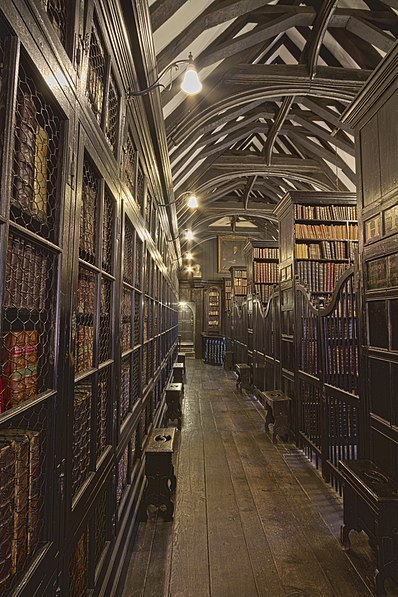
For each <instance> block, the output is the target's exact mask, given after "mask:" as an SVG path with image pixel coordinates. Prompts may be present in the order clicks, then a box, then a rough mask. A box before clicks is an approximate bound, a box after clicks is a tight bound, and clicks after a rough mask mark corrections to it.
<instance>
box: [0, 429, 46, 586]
mask: <svg viewBox="0 0 398 597" xmlns="http://www.w3.org/2000/svg"><path fill="white" fill-rule="evenodd" d="M43 439H44V434H43V432H41V431H31V430H25V429H1V430H0V471H1V479H2V481H1V491H0V493H1V502H0V529H1V533H0V537H1V540H0V592H1V593H2V592H3V590H5V588H6V586H7V583H8V582H9V581H10V579H11V578H12V577H13V576H14V575H15V574H16V573H18V572H20V571H21V570H22V569H23V567H24V564H25V562H26V560H27V558H28V557H29V556H32V555H33V554H34V552H35V550H36V548H37V547H38V545H39V543H40V541H41V540H42V539H43V537H42V531H43V527H44V522H43V521H44V499H45V486H44V466H43V465H44V463H43V456H44V455H43Z"/></svg>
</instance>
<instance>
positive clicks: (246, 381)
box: [235, 363, 251, 390]
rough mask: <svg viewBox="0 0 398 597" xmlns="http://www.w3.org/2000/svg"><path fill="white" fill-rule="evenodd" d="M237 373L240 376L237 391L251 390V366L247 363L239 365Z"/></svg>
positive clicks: (236, 368) (237, 381)
mask: <svg viewBox="0 0 398 597" xmlns="http://www.w3.org/2000/svg"><path fill="white" fill-rule="evenodd" d="M235 371H236V373H237V375H238V379H237V380H236V389H240V390H242V389H244V390H250V383H251V381H250V373H251V369H250V365H247V364H246V363H237V365H235Z"/></svg>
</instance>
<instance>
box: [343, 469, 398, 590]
mask: <svg viewBox="0 0 398 597" xmlns="http://www.w3.org/2000/svg"><path fill="white" fill-rule="evenodd" d="M339 468H340V471H341V475H342V478H343V500H344V501H343V503H344V514H343V525H342V527H341V534H340V540H341V544H342V546H343V549H344V550H348V549H350V547H351V544H350V539H349V534H350V531H351V530H355V531H364V532H365V533H366V534H367V535H368V537H369V541H370V544H371V545H372V546H373V548H374V550H375V553H376V571H375V590H376V595H377V597H384V596H385V595H386V592H385V589H384V581H385V579H386V578H388V577H391V576H392V577H394V578H395V579H397V578H398V482H397V481H395V479H392V478H391V477H390V476H389V475H387V474H386V473H384V472H383V471H382V470H381V469H380V468H379V467H378V466H377V465H376V464H375V463H374V462H372V461H371V460H348V461H347V460H346V461H340V463H339Z"/></svg>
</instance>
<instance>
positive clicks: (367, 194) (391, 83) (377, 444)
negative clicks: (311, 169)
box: [346, 47, 398, 479]
mask: <svg viewBox="0 0 398 597" xmlns="http://www.w3.org/2000/svg"><path fill="white" fill-rule="evenodd" d="M397 58H398V52H397V48H396V47H394V48H393V49H392V51H391V52H390V53H389V54H388V56H387V57H386V60H385V61H384V62H383V64H382V66H381V67H380V68H379V69H377V70H376V71H375V73H374V75H373V76H372V77H371V78H370V79H369V81H368V82H367V83H366V85H365V86H364V89H363V91H362V92H361V94H360V95H359V96H358V100H356V101H355V102H354V103H353V105H352V107H351V108H350V110H349V111H348V112H347V116H346V117H347V122H349V124H350V126H352V127H353V128H354V129H355V137H356V147H357V172H358V175H359V181H360V183H359V185H358V188H359V194H358V207H359V217H360V229H361V234H360V270H361V272H363V276H362V280H363V287H362V290H361V302H362V308H363V312H364V315H365V316H364V318H363V346H362V355H361V356H362V359H361V363H363V375H362V377H363V379H364V380H366V381H364V383H363V385H362V394H363V395H362V400H361V406H362V421H363V426H362V448H363V450H362V455H363V457H364V458H370V459H371V460H373V461H374V462H375V463H376V464H377V465H378V466H379V467H380V468H381V469H382V470H383V471H385V472H386V473H387V474H389V475H391V476H392V477H393V478H394V479H397V478H398V432H397V410H396V395H397V390H396V387H397V382H396V380H397V350H398V333H397V322H398V315H397V314H398V311H397V305H398V275H397V271H398V270H397V264H398V252H397V242H398V205H397V190H398V181H397V175H396V159H395V158H396V155H397V151H398V136H397V130H396V127H391V122H392V119H393V118H394V114H395V113H396V109H397V104H398V92H397V85H396V80H397V79H396V78H397V74H398V70H397Z"/></svg>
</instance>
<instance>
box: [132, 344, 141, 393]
mask: <svg viewBox="0 0 398 597" xmlns="http://www.w3.org/2000/svg"><path fill="white" fill-rule="evenodd" d="M140 387H141V384H140V349H137V350H135V351H134V353H133V385H132V391H131V396H132V401H133V404H135V403H136V402H138V399H139V397H140Z"/></svg>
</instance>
